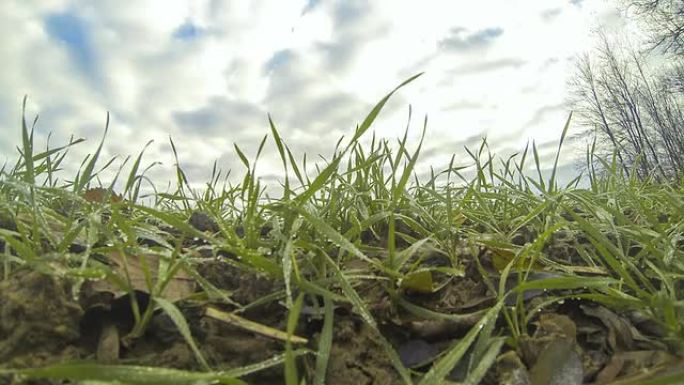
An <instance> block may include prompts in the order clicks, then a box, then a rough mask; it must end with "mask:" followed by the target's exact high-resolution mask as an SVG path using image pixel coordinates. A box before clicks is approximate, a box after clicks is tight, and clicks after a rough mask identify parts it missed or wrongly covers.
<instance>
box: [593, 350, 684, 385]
mask: <svg viewBox="0 0 684 385" xmlns="http://www.w3.org/2000/svg"><path fill="white" fill-rule="evenodd" d="M619 375H622V376H621V377H619V378H617V376H619ZM666 376H674V377H676V378H678V379H680V380H681V379H684V360H682V359H681V358H679V357H677V356H674V355H672V354H670V353H667V352H664V351H659V350H655V351H654V350H637V351H631V352H618V353H615V354H614V355H613V357H612V358H611V360H610V362H609V363H608V364H607V365H606V366H605V367H604V369H603V370H602V371H601V372H600V373H599V374H598V375H597V376H596V383H597V384H610V385H639V384H643V383H645V382H647V381H651V380H656V379H659V378H661V377H666ZM664 383H672V384H674V383H679V382H664Z"/></svg>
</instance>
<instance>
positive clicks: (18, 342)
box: [0, 217, 682, 385]
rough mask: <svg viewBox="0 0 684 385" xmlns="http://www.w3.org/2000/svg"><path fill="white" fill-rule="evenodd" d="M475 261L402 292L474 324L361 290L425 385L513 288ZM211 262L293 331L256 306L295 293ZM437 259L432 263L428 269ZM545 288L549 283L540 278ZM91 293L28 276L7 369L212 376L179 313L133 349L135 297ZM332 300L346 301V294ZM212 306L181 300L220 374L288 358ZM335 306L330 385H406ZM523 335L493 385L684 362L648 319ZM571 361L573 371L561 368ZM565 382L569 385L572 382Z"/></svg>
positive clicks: (370, 287) (19, 285) (569, 324)
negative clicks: (60, 365) (117, 369)
mask: <svg viewBox="0 0 684 385" xmlns="http://www.w3.org/2000/svg"><path fill="white" fill-rule="evenodd" d="M201 219H202V218H198V217H195V218H194V219H193V220H192V221H191V222H190V223H191V224H192V225H193V226H195V227H198V228H199V227H200V226H202V229H204V230H205V231H214V230H216V229H215V228H214V227H213V226H212V224H211V223H208V224H207V223H204V222H203V221H201ZM193 222H196V223H193ZM266 233H267V232H266V231H265V232H264V234H266ZM554 242H555V243H552V244H551V245H550V246H549V247H548V251H549V252H550V253H552V254H555V255H557V256H558V259H559V261H560V260H562V261H563V262H565V263H567V262H573V261H572V260H573V259H576V258H577V256H576V255H575V254H574V253H573V252H572V250H573V249H572V244H573V242H576V239H568V238H567V234H562V236H561V235H559V236H558V237H557V239H556V240H555V241H554ZM193 246H198V247H199V246H202V245H199V244H195V245H193ZM469 250H474V253H467V252H465V253H464V254H463V255H462V256H461V257H462V258H461V261H462V263H463V265H462V266H458V267H459V268H460V269H462V270H463V271H464V274H463V275H462V276H455V277H449V278H448V279H446V280H444V281H443V284H441V286H440V288H439V290H436V291H435V292H432V293H424V292H420V291H416V290H411V289H404V290H403V291H402V292H401V293H400V294H401V295H402V297H403V298H404V299H405V300H407V301H409V302H411V303H413V304H416V305H419V306H422V307H424V308H426V309H429V310H432V311H437V312H441V313H445V314H462V315H463V316H462V317H460V318H457V319H445V320H435V319H427V318H421V317H420V316H417V315H415V314H411V313H409V312H407V311H405V310H403V309H402V308H401V307H400V306H397V304H396V302H395V301H393V299H392V298H390V297H389V295H388V294H387V293H388V292H390V290H388V288H387V287H386V286H384V285H387V284H386V283H382V281H369V282H367V283H363V284H362V285H360V286H358V287H357V288H356V289H357V291H358V292H359V293H360V295H361V296H362V297H363V298H364V299H365V300H366V302H367V303H368V306H369V308H370V310H371V312H372V314H373V316H374V317H375V319H376V321H377V323H378V328H379V331H380V333H381V334H382V335H383V336H384V338H386V339H387V340H388V341H389V342H390V343H391V344H392V345H393V347H394V348H395V350H396V351H397V353H398V354H399V357H400V359H401V361H402V363H403V364H404V365H405V366H406V367H408V368H410V369H411V370H412V371H414V373H416V374H420V373H424V372H426V371H427V370H429V369H430V367H431V363H432V362H433V361H434V360H435V359H438V358H439V357H440V356H441V354H442V353H444V352H445V351H446V350H447V349H449V347H451V346H453V344H455V343H457V342H458V341H459V340H460V339H461V338H462V337H463V336H464V335H465V334H466V333H467V332H468V330H469V329H470V328H471V327H472V326H473V325H475V323H477V321H478V320H479V319H480V317H481V316H482V314H483V312H484V311H486V310H487V309H488V308H489V307H491V306H492V305H493V304H494V303H495V300H496V295H495V292H494V291H493V290H492V289H493V288H498V286H499V283H498V280H497V275H498V270H497V269H496V267H495V265H496V263H497V261H496V259H497V258H500V257H501V255H503V253H501V251H500V250H499V251H497V250H491V249H488V248H486V247H475V248H470V249H469ZM200 254H202V253H200ZM211 254H212V257H210V258H204V259H198V261H199V262H197V265H196V268H197V272H198V273H199V275H201V276H202V277H204V279H206V280H207V282H209V283H210V284H211V285H213V286H214V287H215V288H217V289H220V290H223V291H225V292H227V293H230V299H231V300H232V301H235V302H236V303H239V304H242V305H247V304H254V305H253V306H250V307H248V308H247V310H245V311H244V312H241V313H240V314H239V315H240V317H242V318H244V319H247V320H252V321H254V322H258V323H259V324H262V325H265V326H268V327H270V328H273V329H277V330H285V329H286V322H287V321H286V319H287V311H286V307H285V306H284V304H283V303H282V301H280V300H273V301H268V302H265V303H263V304H259V303H258V302H257V303H255V301H258V300H260V299H262V298H263V297H264V296H268V295H271V294H273V293H277V292H280V291H283V290H284V285H283V283H282V282H280V281H276V280H273V279H271V278H269V277H268V276H266V275H265V274H259V273H254V272H249V271H246V270H245V269H243V268H241V267H238V266H237V265H236V263H234V262H235V261H234V260H233V259H231V258H232V257H234V256H231V255H228V254H223V255H222V256H220V258H215V256H216V253H215V252H212V253H211ZM219 254H220V253H219ZM430 260H431V259H430V258H425V261H430ZM426 263H427V262H426ZM433 263H434V261H433ZM440 263H441V262H440ZM483 272H486V273H487V276H486V278H483V277H484V275H483ZM539 274H541V275H540V276H539V277H538V279H542V278H548V277H549V275H548V274H549V273H539ZM544 274H546V275H544ZM442 278H444V277H442ZM532 279H535V276H534V275H533V276H532ZM506 285H507V286H508V285H509V283H508V282H506ZM88 287H89V286H88V285H85V284H84V285H80V286H76V281H75V280H74V279H73V278H72V279H67V278H60V277H59V276H58V275H56V274H54V273H52V272H49V271H39V270H33V269H28V268H19V269H17V270H15V271H13V272H12V274H10V275H9V278H8V279H6V280H4V281H1V282H0V363H3V364H2V366H4V367H6V368H25V367H38V366H43V365H47V364H50V363H56V362H64V361H69V360H95V361H101V362H107V363H123V364H135V365H146V366H163V367H170V368H179V369H187V370H202V366H201V365H200V363H198V360H197V358H196V356H195V354H194V353H193V351H192V349H191V348H190V346H189V345H188V344H187V343H186V341H185V340H184V339H183V337H182V336H181V334H180V333H179V332H178V331H177V329H176V327H175V325H174V323H173V322H172V321H171V319H170V318H169V317H168V316H167V315H166V314H165V313H162V312H158V313H155V314H154V315H153V317H152V319H151V321H150V323H149V325H148V327H147V328H146V329H145V330H144V332H143V333H141V334H140V335H137V336H136V337H135V338H130V339H126V338H125V337H124V336H127V335H128V333H130V332H131V330H132V329H133V327H134V323H135V322H134V317H133V315H132V313H131V303H132V302H131V300H132V298H131V297H130V295H119V296H117V295H115V294H114V293H107V292H106V291H105V292H103V291H102V290H100V291H96V292H95V294H93V291H92V290H90V291H89V290H88ZM337 289H339V288H337ZM332 290H336V289H335V288H334V287H333V288H332ZM197 291H198V292H199V291H200V289H197ZM103 293H104V294H103ZM96 294H97V295H100V296H101V297H97V295H96ZM569 294H572V293H569V292H553V291H551V292H546V291H530V292H526V293H524V295H523V299H524V301H525V304H526V307H527V308H530V309H531V308H533V307H534V306H535V305H536V304H539V303H541V302H542V301H544V300H545V299H547V298H548V296H550V295H569ZM95 297H97V298H95ZM280 298H282V296H281V297H280ZM134 299H135V303H137V306H139V307H140V309H141V310H144V309H145V307H146V306H148V305H149V295H147V294H146V293H144V292H136V293H135V298H134ZM208 302H212V301H207V300H204V301H197V300H194V301H190V300H179V301H176V304H177V306H178V307H179V309H180V310H181V312H182V313H183V315H184V317H185V319H186V320H187V322H188V324H189V326H190V330H191V332H192V334H193V337H194V339H195V341H196V343H197V345H198V347H199V349H200V351H201V353H202V355H203V356H204V357H205V358H206V359H207V362H208V364H209V366H210V367H211V368H214V369H230V368H236V367H243V366H247V365H250V364H255V363H258V362H261V361H265V360H268V359H270V358H272V357H274V356H277V355H278V354H282V353H283V352H284V346H285V344H284V342H283V341H282V340H279V339H277V338H271V337H269V336H266V335H262V334H258V333H255V332H253V331H250V330H246V329H245V328H244V327H241V326H239V325H236V324H231V323H226V322H222V321H220V320H218V319H215V318H212V317H207V316H206V313H205V312H204V310H205V308H206V306H207V303H208ZM309 305H311V306H309ZM335 305H336V308H335V319H334V329H333V330H334V333H333V345H332V350H331V353H330V359H329V363H328V371H327V381H326V383H328V384H335V385H346V384H349V385H352V384H354V385H356V384H379V385H385V384H399V383H401V378H400V377H399V375H398V374H397V372H396V370H395V369H394V367H393V366H392V364H391V362H390V360H389V358H387V354H386V352H385V350H384V349H383V347H382V344H381V343H380V342H379V341H378V335H377V332H376V331H374V330H373V329H372V328H370V327H369V326H368V325H367V324H366V323H365V322H364V321H363V320H362V319H361V317H360V316H359V315H358V314H357V313H356V312H355V311H354V309H352V307H351V306H350V305H348V304H344V303H336V304H335ZM212 306H216V307H217V308H218V309H222V310H225V311H226V312H230V311H231V310H233V309H234V307H232V306H230V305H227V304H225V303H224V304H219V303H218V302H214V303H213V305H212ZM316 309H317V307H316V306H313V305H312V304H307V305H306V306H305V311H303V313H302V316H301V317H302V318H301V319H300V322H299V327H298V329H297V330H296V331H295V334H296V335H298V336H301V337H303V338H306V339H307V341H308V343H307V344H306V347H309V348H310V349H312V350H314V351H315V350H317V347H318V341H319V335H320V331H321V328H322V325H323V322H322V317H321V314H320V313H317V312H316ZM318 309H319V310H320V308H318ZM109 327H111V328H112V329H113V330H115V331H116V332H117V333H118V334H114V337H113V339H111V340H107V338H109V337H107V335H105V333H106V332H105V330H108V328H109ZM507 330H508V329H507V324H506V322H505V321H504V319H503V317H499V320H498V322H497V324H496V327H495V330H494V335H507V333H508V331H507ZM523 332H524V333H525V335H524V336H522V337H521V339H520V343H519V345H518V346H511V345H509V344H504V345H502V348H501V350H500V352H499V353H498V358H497V360H496V362H495V364H494V365H492V366H491V368H490V369H489V371H488V373H486V374H485V376H484V377H483V380H482V383H484V384H497V383H501V384H542V383H557V384H581V383H592V382H599V383H609V382H611V381H613V380H615V379H617V378H630V377H634V376H638V375H639V373H642V372H643V371H644V370H646V369H648V370H656V369H663V370H665V369H667V368H671V367H672V366H677V365H681V362H682V361H681V358H680V357H678V356H677V355H676V354H675V353H676V352H674V351H673V348H672V346H671V345H667V344H666V343H664V342H663V341H664V340H665V331H664V330H663V329H662V327H660V326H659V325H658V324H656V323H654V322H653V321H652V320H651V319H650V318H649V317H647V316H646V315H645V314H640V313H639V312H635V311H631V312H620V311H618V310H613V309H609V308H607V307H605V306H602V305H599V304H596V303H593V302H590V301H587V300H579V299H568V300H565V301H559V302H557V303H555V304H551V305H548V306H545V307H544V310H543V311H541V312H539V313H538V314H536V315H535V316H534V317H533V318H532V322H530V323H529V327H528V328H527V330H523ZM107 341H109V342H107ZM112 341H113V342H112ZM107 344H110V345H107ZM103 346H104V347H103ZM303 357H304V358H303V359H302V360H300V361H299V362H300V373H302V374H303V375H305V376H307V377H311V376H313V372H314V367H315V356H314V355H305V356H303ZM479 358H480V357H476V356H474V353H473V351H472V349H471V350H469V351H468V352H467V353H466V355H465V356H464V358H463V359H462V360H461V363H460V364H459V365H457V366H456V367H455V368H454V369H453V370H452V371H451V373H450V374H449V376H448V379H450V380H452V381H460V380H463V379H464V378H465V376H466V375H467V374H468V373H469V370H470V369H469V367H471V366H472V365H473V364H474V363H475V362H476V361H477V360H478V359H479ZM550 360H551V361H550ZM559 362H564V363H566V364H564V365H565V366H563V367H562V368H560V369H559V367H558V365H559V364H558V363H559ZM561 369H562V370H561ZM560 372H562V373H564V374H562V375H564V376H566V377H559V376H561V374H558V373H560ZM242 378H243V379H244V380H245V381H247V382H248V383H251V384H279V383H282V381H283V380H282V379H283V368H282V366H281V365H276V366H273V367H271V368H267V369H265V370H260V371H257V372H255V373H252V374H248V375H246V376H244V377H242ZM637 381H638V378H637ZM13 383H18V382H16V379H13V378H12V377H9V376H7V377H5V378H0V384H13ZM31 383H45V384H51V383H55V384H56V383H63V382H57V381H55V382H50V381H43V382H31ZM634 383H638V382H634Z"/></svg>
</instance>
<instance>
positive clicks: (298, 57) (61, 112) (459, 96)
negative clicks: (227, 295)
mask: <svg viewBox="0 0 684 385" xmlns="http://www.w3.org/2000/svg"><path fill="white" fill-rule="evenodd" d="M614 7H615V2H613V1H609V0H606V1H603V0H486V1H484V0H483V1H454V0H446V1H436V0H435V1H424V2H418V1H396V0H387V1H380V0H373V1H356V0H348V1H326V0H301V1H299V0H288V1H282V0H272V1H268V0H263V1H262V0H256V1H228V0H197V1H176V0H141V1H135V2H133V1H131V2H123V1H119V0H105V1H86V0H84V1H76V0H74V1H64V0H7V1H1V2H0V57H1V58H2V70H1V71H0V133H1V135H0V163H3V162H4V161H5V160H8V161H9V162H12V163H13V162H14V160H15V159H16V156H17V155H16V146H17V145H18V144H19V143H20V131H19V130H20V124H19V122H20V118H21V100H22V98H23V96H24V95H28V97H29V102H28V106H27V115H28V116H29V118H30V119H32V117H33V116H34V115H35V114H39V115H40V119H39V121H38V124H37V127H36V142H37V145H39V146H43V145H44V143H45V139H46V137H47V134H48V133H50V132H51V133H52V138H51V144H53V145H57V144H60V143H63V142H65V141H66V140H67V139H68V138H69V136H70V135H72V134H73V135H74V136H75V137H79V138H80V137H82V138H85V139H87V142H86V144H81V145H79V146H77V147H75V148H74V149H73V150H72V152H71V156H70V159H71V160H72V163H70V164H71V166H69V167H77V166H78V164H79V163H80V161H81V160H82V159H83V157H84V156H85V154H87V153H89V152H92V151H93V150H94V148H95V146H96V145H97V142H98V141H99V139H100V137H101V135H102V133H103V129H104V124H105V119H106V112H107V111H109V112H110V114H111V123H110V131H109V134H108V140H107V142H106V144H105V148H104V156H105V157H110V156H113V155H116V154H120V155H133V156H135V155H137V153H138V152H139V151H140V150H141V149H142V148H143V146H144V144H145V143H146V142H147V141H148V140H154V143H153V145H152V146H150V148H149V149H148V151H147V153H146V154H147V155H146V158H145V160H146V161H147V162H148V163H150V162H152V161H161V162H163V167H159V168H157V169H156V170H157V171H155V173H153V175H154V176H155V177H156V178H160V182H166V181H167V180H169V179H170V178H171V177H172V175H173V174H172V173H171V171H172V167H173V163H174V162H173V159H172V157H171V155H172V152H171V148H170V145H169V141H168V138H169V135H170V136H171V137H173V139H174V141H175V143H176V146H177V149H178V151H179V156H180V161H181V165H182V167H183V168H184V170H185V171H186V173H187V174H188V175H189V176H190V178H191V179H192V180H193V181H194V182H204V181H206V180H207V177H208V175H209V173H210V171H211V166H212V164H213V162H214V161H215V160H218V161H219V164H220V166H221V167H222V168H224V169H233V172H234V173H236V174H240V175H241V174H242V167H241V164H240V163H239V160H238V157H237V156H236V154H235V151H234V150H233V143H238V144H239V145H240V147H241V148H242V149H243V150H244V151H245V152H246V153H247V154H248V156H249V157H252V156H253V154H254V152H255V151H256V146H257V144H258V142H259V141H260V139H261V138H262V136H263V135H265V134H267V133H268V132H269V128H268V120H267V114H268V113H270V114H271V116H272V117H273V119H274V121H275V123H276V125H277V127H278V128H279V130H280V132H281V135H282V136H283V137H284V139H285V140H286V141H287V143H288V144H289V145H290V147H291V148H292V150H293V152H294V153H295V154H298V155H299V156H301V155H302V154H303V153H305V152H306V153H307V154H308V158H309V159H316V158H317V154H322V155H324V156H326V157H327V156H328V155H330V154H331V152H332V150H333V148H334V144H335V142H336V141H337V139H338V138H339V137H340V136H342V135H347V136H349V135H350V134H351V133H352V132H353V129H354V127H355V126H356V124H358V123H360V122H361V121H362V119H363V118H364V116H365V114H366V113H367V112H368V111H369V110H370V109H371V108H372V106H373V105H374V103H375V102H377V101H378V100H379V99H380V98H381V97H382V96H384V95H385V94H386V93H387V92H388V91H390V90H391V89H392V88H394V87H395V86H396V85H397V84H399V83H400V82H402V81H403V80H405V79H407V78H408V77H410V76H412V75H414V74H416V73H419V72H425V75H424V76H422V77H421V78H419V79H418V80H416V81H415V82H413V83H411V84H410V85H409V86H407V87H406V88H404V89H402V90H401V91H400V92H399V93H398V94H396V96H395V97H394V98H393V99H392V100H391V102H390V103H388V105H387V108H386V110H385V111H384V112H383V114H382V116H381V118H380V119H379V120H378V121H377V122H376V125H375V126H374V127H375V132H376V134H377V135H378V136H381V137H386V138H391V139H394V138H396V137H399V136H401V135H402V134H403V131H404V129H405V127H406V119H407V115H408V108H409V105H411V106H412V107H413V121H412V124H411V127H412V129H411V131H410V134H409V137H410V138H413V139H415V138H417V137H418V136H419V134H420V130H421V127H422V120H423V117H424V115H426V114H427V115H428V119H429V121H428V134H427V137H426V141H425V143H424V147H423V148H424V151H423V156H422V158H421V160H420V162H419V163H420V167H421V168H422V170H425V169H426V167H429V166H430V165H432V166H435V167H436V168H438V169H439V168H440V167H441V166H446V165H447V163H448V160H449V158H450V157H451V154H453V153H456V154H457V156H458V157H457V159H461V161H462V162H461V164H466V163H467V162H466V159H467V158H466V157H465V154H466V153H465V151H464V150H463V147H464V146H465V145H467V146H469V147H474V146H477V145H478V143H479V141H480V138H482V137H483V136H487V137H488V142H489V143H490V145H491V147H492V149H493V150H495V151H496V152H497V153H500V154H502V155H507V154H510V153H512V152H514V151H518V150H521V149H523V148H524V146H525V143H526V142H528V141H529V140H532V139H534V140H536V142H537V144H538V146H539V147H540V149H541V150H542V154H543V155H544V157H545V159H547V160H550V159H551V154H552V153H553V152H555V146H556V141H557V140H558V138H559V136H560V132H561V130H562V128H563V125H564V123H565V119H566V118H567V114H568V113H569V109H568V107H567V106H566V99H567V95H568V93H567V85H566V84H567V83H566V82H567V79H568V75H569V74H571V73H572V69H573V60H574V58H575V57H576V55H577V54H578V53H581V52H584V51H587V50H589V49H591V47H592V45H593V44H595V41H596V38H595V36H593V35H592V31H595V30H596V29H597V28H599V27H601V26H604V27H606V26H607V27H610V28H620V26H621V25H622V23H623V22H622V19H621V18H620V16H619V14H618V13H617V11H616V10H615V8H614ZM412 143H413V144H415V142H412ZM265 151H266V156H265V157H264V159H263V160H262V161H261V163H260V173H261V174H262V175H263V176H264V177H265V178H266V179H270V177H269V176H273V175H277V174H279V173H281V168H280V167H281V166H280V163H279V160H278V158H277V157H275V156H272V155H274V152H275V146H274V145H273V143H272V142H268V144H267V147H266V150H265ZM577 155H578V154H577V153H574V154H573V151H570V150H569V151H568V152H567V154H566V156H565V157H564V158H563V163H565V164H568V166H567V167H566V168H565V169H564V170H566V173H570V174H572V172H573V171H572V168H573V167H572V165H571V164H572V162H573V160H574V159H575V158H576V156H577ZM421 168H419V169H421ZM72 176H73V174H70V173H68V172H67V173H65V175H63V177H64V178H67V179H68V178H70V177H72Z"/></svg>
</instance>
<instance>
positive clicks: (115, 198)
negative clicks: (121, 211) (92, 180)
mask: <svg viewBox="0 0 684 385" xmlns="http://www.w3.org/2000/svg"><path fill="white" fill-rule="evenodd" d="M108 196H109V202H110V203H117V202H121V200H122V198H121V196H120V195H118V194H117V193H115V192H114V191H111V192H110V190H109V189H106V188H102V187H95V188H91V189H88V190H86V191H85V192H84V193H83V199H85V200H86V201H88V202H99V203H104V201H105V199H106V198H107V197H108Z"/></svg>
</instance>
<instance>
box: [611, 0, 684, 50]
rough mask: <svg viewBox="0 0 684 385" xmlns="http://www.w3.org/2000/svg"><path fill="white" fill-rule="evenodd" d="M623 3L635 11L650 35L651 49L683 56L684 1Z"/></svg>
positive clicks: (667, 0)
mask: <svg viewBox="0 0 684 385" xmlns="http://www.w3.org/2000/svg"><path fill="white" fill-rule="evenodd" d="M623 3H626V5H627V8H628V9H634V10H635V11H636V12H635V13H636V15H637V16H638V18H639V19H641V21H642V22H643V25H644V26H645V29H646V30H647V31H648V32H650V33H651V37H652V47H651V48H660V49H662V50H663V52H665V53H671V54H674V55H677V56H682V55H684V1H682V0H623Z"/></svg>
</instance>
